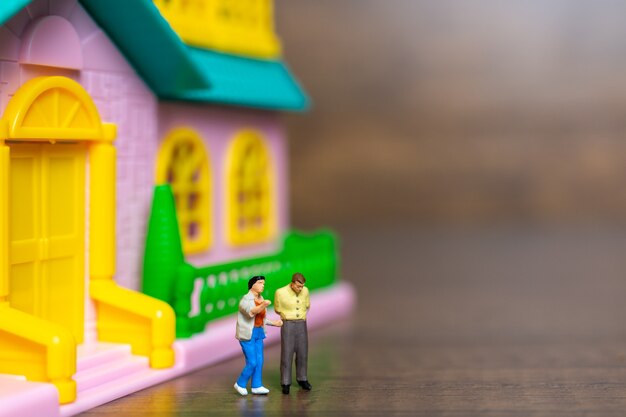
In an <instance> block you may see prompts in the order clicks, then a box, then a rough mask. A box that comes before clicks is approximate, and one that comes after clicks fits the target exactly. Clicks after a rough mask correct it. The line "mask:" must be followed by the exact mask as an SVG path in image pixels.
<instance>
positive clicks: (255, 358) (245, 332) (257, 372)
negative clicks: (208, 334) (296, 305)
mask: <svg viewBox="0 0 626 417" xmlns="http://www.w3.org/2000/svg"><path fill="white" fill-rule="evenodd" d="M264 289H265V277H264V276H255V277H252V278H250V280H249V281H248V290H249V291H248V293H247V294H246V295H244V296H243V297H242V299H241V302H240V303H239V312H238V313H237V329H236V330H237V332H236V337H237V340H239V344H240V345H241V350H243V355H244V357H245V358H246V366H245V367H244V368H243V371H241V375H240V376H239V379H237V382H235V390H237V392H238V393H239V394H241V395H242V396H243V395H248V390H247V389H246V386H247V385H248V380H249V379H250V378H252V382H251V388H252V389H251V391H252V393H253V394H260V395H266V394H268V393H269V392H270V390H268V389H267V388H265V387H264V386H263V382H262V373H263V339H265V325H266V324H267V325H270V326H277V327H280V326H282V325H283V322H282V320H276V321H271V320H268V319H267V317H266V313H267V306H269V305H270V304H271V302H270V301H269V300H264V299H263V296H262V295H261V293H262V292H263V290H264Z"/></svg>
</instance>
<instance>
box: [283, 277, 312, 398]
mask: <svg viewBox="0 0 626 417" xmlns="http://www.w3.org/2000/svg"><path fill="white" fill-rule="evenodd" d="M305 283H306V278H305V277H304V275H302V274H301V273H299V272H296V273H295V274H293V276H292V278H291V283H290V284H289V285H287V286H285V287H282V288H279V289H278V290H276V294H275V295H274V311H276V313H277V314H279V315H280V317H281V319H282V320H283V326H282V327H281V329H280V384H281V387H282V391H283V394H289V387H290V386H291V365H292V363H293V355H294V353H295V355H296V381H298V385H300V387H302V389H304V390H307V391H310V390H311V388H313V387H312V386H311V384H310V383H309V380H308V378H307V358H308V351H309V338H308V333H307V327H306V313H307V311H308V310H309V307H310V306H311V303H310V301H309V289H308V288H306V287H305V286H304V284H305Z"/></svg>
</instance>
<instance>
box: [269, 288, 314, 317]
mask: <svg viewBox="0 0 626 417" xmlns="http://www.w3.org/2000/svg"><path fill="white" fill-rule="evenodd" d="M310 306H311V304H310V302H309V289H308V288H307V287H304V288H302V291H300V294H296V293H295V292H294V290H292V289H291V284H289V285H287V286H286V287H282V288H279V289H277V290H276V294H274V311H275V312H276V314H280V318H281V319H283V320H305V319H306V312H307V310H308V309H309V307H310Z"/></svg>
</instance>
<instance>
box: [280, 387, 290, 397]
mask: <svg viewBox="0 0 626 417" xmlns="http://www.w3.org/2000/svg"><path fill="white" fill-rule="evenodd" d="M281 387H283V394H287V395H289V385H281Z"/></svg>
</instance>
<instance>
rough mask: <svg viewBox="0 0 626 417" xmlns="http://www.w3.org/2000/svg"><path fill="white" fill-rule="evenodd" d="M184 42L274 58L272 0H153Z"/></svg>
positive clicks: (276, 42)
mask: <svg viewBox="0 0 626 417" xmlns="http://www.w3.org/2000/svg"><path fill="white" fill-rule="evenodd" d="M154 4H155V5H156V6H157V8H158V9H159V11H160V12H161V14H162V15H163V17H164V18H165V19H166V20H167V21H168V22H169V24H170V25H171V26H172V28H173V29H174V30H175V31H176V33H178V35H179V36H180V37H181V38H182V39H183V40H184V41H185V42H186V43H188V44H191V45H196V46H199V47H203V48H207V49H217V50H220V51H223V52H229V53H234V54H239V55H245V56H251V57H256V58H266V59H271V58H277V57H279V56H280V55H281V45H280V41H279V39H278V37H277V36H276V34H275V32H274V6H273V0H247V1H246V2H243V1H242V0H236V1H232V0H226V1H224V0H154Z"/></svg>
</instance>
